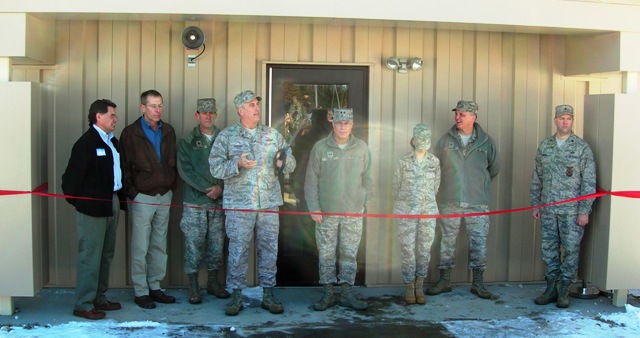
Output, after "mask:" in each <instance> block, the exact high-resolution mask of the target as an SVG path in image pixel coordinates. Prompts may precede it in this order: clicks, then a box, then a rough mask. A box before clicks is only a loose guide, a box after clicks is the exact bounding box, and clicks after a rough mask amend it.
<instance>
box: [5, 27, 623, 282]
mask: <svg viewBox="0 0 640 338" xmlns="http://www.w3.org/2000/svg"><path fill="white" fill-rule="evenodd" d="M190 25H196V26H199V27H200V28H202V29H203V31H204V32H205V35H206V41H205V45H206V51H205V52H204V54H202V56H200V57H199V58H198V59H197V67H196V68H187V66H186V55H187V53H186V52H185V49H184V47H183V45H182V43H181V39H180V35H181V33H182V30H183V29H184V28H185V27H186V26H190ZM56 39H57V41H56V46H57V48H56V67H52V68H49V69H44V70H40V71H34V70H31V69H28V68H16V69H14V71H13V74H12V80H14V81H15V80H26V81H35V80H36V79H37V80H39V81H41V82H43V83H46V84H47V86H48V87H49V88H52V90H51V93H50V94H48V95H43V101H45V102H44V104H43V109H44V110H45V111H46V112H47V113H48V121H49V125H50V128H49V129H48V130H47V133H48V140H49V142H50V145H49V147H50V148H49V150H50V152H49V153H50V156H49V161H50V162H49V166H48V172H49V189H50V191H53V192H56V193H61V189H60V177H61V175H62V173H63V171H64V169H65V167H66V165H67V160H68V157H69V154H70V150H71V146H72V145H73V143H74V142H75V140H76V139H77V138H78V137H79V136H80V135H81V134H82V133H83V132H84V131H85V130H86V129H87V127H88V122H87V117H86V115H87V110H88V106H89V104H90V103H91V102H93V100H95V99H97V98H110V99H112V100H113V101H114V102H116V103H117V104H118V116H119V121H118V129H117V131H116V134H117V135H119V132H120V131H121V130H122V129H123V128H124V126H125V125H127V124H129V123H131V122H132V121H134V120H135V119H136V118H138V117H139V115H140V113H139V109H138V105H139V102H138V100H139V94H140V93H141V92H142V91H144V90H146V89H149V88H155V89H157V90H159V91H160V92H161V93H163V95H164V97H165V106H166V107H167V108H166V109H165V112H164V116H163V119H164V120H165V121H167V122H169V123H170V124H172V125H173V126H174V127H175V128H176V131H177V133H178V136H181V135H182V134H183V133H185V132H186V131H188V130H190V129H191V128H192V127H193V125H194V119H193V117H192V116H193V113H194V111H195V101H196V98H198V97H204V96H213V97H215V98H216V99H217V100H218V111H219V117H218V120H217V125H218V126H219V127H225V126H226V125H229V124H231V123H234V122H235V121H237V118H236V113H235V111H234V109H233V105H232V101H233V97H234V96H235V94H236V93H238V92H239V91H241V90H243V89H256V90H258V91H260V90H262V88H264V81H265V75H264V74H262V62H264V61H278V62H282V61H286V62H309V63H311V62H318V63H358V64H370V65H371V78H370V84H371V89H370V105H369V106H370V111H369V116H370V126H369V131H370V134H369V144H370V147H371V149H372V153H373V154H374V161H375V165H376V167H375V178H376V180H377V183H378V191H377V198H378V203H377V207H378V210H372V212H374V213H385V212H390V211H391V210H392V203H393V201H392V200H391V191H390V189H391V183H392V182H391V178H392V174H393V163H394V162H395V161H396V159H397V158H398V157H399V156H400V155H401V154H403V153H405V152H406V151H408V150H409V149H410V148H409V139H410V137H411V130H412V127H413V125H415V124H416V123H419V122H423V123H427V124H429V125H431V126H432V130H433V135H434V139H433V143H435V141H436V140H437V138H438V137H440V135H442V134H443V133H445V131H446V130H448V128H450V127H451V125H452V124H453V118H452V113H451V108H452V107H453V106H454V105H455V102H456V101H457V100H459V99H462V98H464V99H473V100H475V101H477V102H478V104H479V106H480V110H479V112H478V122H479V123H480V124H481V125H482V126H483V128H484V129H485V130H486V131H487V132H488V133H489V134H490V135H491V136H492V137H493V138H494V140H495V141H496V143H497V145H498V147H499V152H500V155H501V158H502V171H501V173H500V174H499V175H498V177H497V179H496V180H495V181H494V183H493V188H494V193H493V198H492V203H491V209H492V210H502V209H511V208H518V207H524V206H528V203H529V198H528V189H529V183H530V177H531V171H532V165H533V158H534V155H535V151H536V149H537V146H538V143H539V141H540V139H541V138H543V137H545V136H547V135H550V133H551V132H552V129H551V126H552V119H551V115H552V108H553V106H554V105H557V104H562V103H568V104H572V105H574V106H575V107H576V108H577V110H578V114H579V115H578V118H577V123H576V131H577V132H578V133H579V134H580V133H581V130H582V125H581V111H582V106H583V96H584V95H585V94H586V93H587V92H588V91H591V92H592V93H593V91H597V92H601V91H606V90H607V88H606V87H607V85H608V84H607V83H605V84H598V86H599V88H597V89H594V88H593V86H592V87H590V86H589V83H588V82H585V81H579V80H575V79H570V78H564V77H563V76H562V73H563V69H564V44H565V38H564V37H562V36H552V35H535V34H516V33H501V32H474V31H452V30H434V29H422V28H393V27H381V26H375V27H374V26H333V25H313V24H270V23H249V22H247V23H227V22H170V21H58V22H57V23H56ZM390 56H398V57H409V56H411V57H414V56H416V57H421V58H422V59H423V60H424V66H423V68H422V70H419V71H410V72H409V73H408V74H397V73H395V72H393V71H391V70H389V69H387V68H386V67H385V66H384V60H386V58H388V57H390ZM613 86H615V84H614V85H613ZM600 87H602V88H600ZM262 94H264V93H262ZM181 195H182V194H181V191H178V192H177V193H176V195H175V199H174V203H175V204H177V205H180V204H181ZM49 208H50V212H49V217H50V219H49V221H48V235H49V241H48V253H49V255H48V263H49V267H48V271H49V276H48V283H47V285H49V286H61V287H62V286H65V287H66V286H73V285H74V284H75V258H76V252H75V250H76V229H75V226H76V225H75V215H74V210H73V209H72V208H71V207H70V206H69V205H68V204H67V203H66V202H65V201H64V200H62V199H56V200H53V201H50V203H49ZM174 210H175V211H176V212H173V213H172V214H173V215H172V220H171V224H170V232H169V263H168V276H167V278H166V285H167V286H178V285H184V281H185V279H184V278H185V277H184V275H183V271H182V259H183V258H182V257H183V256H182V254H183V251H182V250H183V248H182V247H183V244H182V233H181V231H180V229H179V226H178V224H179V218H180V212H179V209H177V208H176V209H174ZM125 218H126V217H125V216H124V215H121V222H120V228H119V234H118V239H117V254H116V257H115V260H114V264H113V266H112V287H122V286H127V285H130V282H129V259H128V242H129V235H128V232H129V231H130V230H129V229H128V228H129V225H128V224H127V223H126V219H125ZM491 221H492V225H491V230H490V233H489V238H488V254H489V264H488V270H487V272H486V274H485V278H486V280H487V281H509V282H526V281H534V280H542V276H543V272H544V265H543V263H542V261H541V258H540V252H539V250H540V249H539V238H538V236H539V234H538V226H537V225H535V224H534V222H533V220H532V219H531V217H530V213H529V212H519V213H511V214H502V215H496V216H492V217H491ZM367 224H368V227H367V231H366V238H365V240H366V245H367V252H366V283H367V284H368V285H388V284H397V283H401V282H402V281H401V276H400V260H399V248H398V241H397V238H396V231H395V225H394V222H393V221H391V220H387V219H369V220H368V223H367ZM466 246H467V240H466V232H464V230H463V231H462V232H461V235H460V237H459V243H458V248H459V250H458V258H457V266H456V269H455V271H454V275H453V277H454V281H456V282H465V281H469V280H470V276H469V273H468V270H467V267H466V266H467V261H468V260H467V256H466V253H467V249H466ZM438 247H439V246H438V245H437V244H434V247H433V250H432V252H433V255H432V257H433V259H432V262H431V269H430V273H431V275H430V277H429V279H430V280H434V279H435V278H437V273H436V269H435V265H436V263H437V257H438V254H437V252H438V251H437V250H438ZM252 276H253V275H252Z"/></svg>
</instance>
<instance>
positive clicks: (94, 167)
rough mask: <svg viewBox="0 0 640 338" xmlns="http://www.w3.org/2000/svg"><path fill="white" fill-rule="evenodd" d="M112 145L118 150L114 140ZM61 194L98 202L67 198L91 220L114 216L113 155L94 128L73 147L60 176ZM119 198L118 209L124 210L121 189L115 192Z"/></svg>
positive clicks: (124, 199)
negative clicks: (112, 204) (112, 205)
mask: <svg viewBox="0 0 640 338" xmlns="http://www.w3.org/2000/svg"><path fill="white" fill-rule="evenodd" d="M111 142H112V143H113V146H114V147H115V148H116V149H119V148H118V140H117V139H116V138H115V137H114V138H112V139H111ZM62 191H63V192H64V194H65V195H67V196H75V197H89V198H95V199H99V200H92V199H82V198H73V197H67V198H66V199H67V202H69V204H71V205H73V206H75V207H76V210H77V211H78V212H81V213H83V214H85V215H89V216H93V217H109V216H113V210H112V207H111V203H112V202H111V200H112V198H113V154H112V153H111V148H110V147H109V146H108V145H107V144H106V143H105V142H104V141H103V140H102V138H100V134H99V133H98V131H97V130H95V129H94V128H93V126H90V127H89V130H87V131H86V132H85V133H84V134H83V135H82V136H81V137H80V138H79V139H78V141H76V143H75V144H74V145H73V149H72V150H71V157H69V164H67V169H66V170H65V171H64V174H62ZM118 197H119V199H120V209H122V210H127V204H126V196H125V195H124V189H120V190H119V191H118Z"/></svg>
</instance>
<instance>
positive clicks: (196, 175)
mask: <svg viewBox="0 0 640 338" xmlns="http://www.w3.org/2000/svg"><path fill="white" fill-rule="evenodd" d="M196 102H197V104H196V112H195V114H194V117H195V119H196V121H197V122H198V125H197V126H196V127H195V128H193V130H192V131H191V132H190V133H187V134H186V135H185V136H184V137H183V138H182V139H181V140H180V143H179V144H178V173H179V174H180V177H181V178H182V180H183V181H184V200H183V203H184V209H183V210H182V220H181V221H180V229H182V232H183V234H184V247H185V252H184V272H185V274H187V276H189V298H188V300H189V303H191V304H200V303H202V298H201V297H200V288H199V286H198V271H199V270H200V265H201V263H202V259H203V256H204V257H205V264H206V266H207V271H208V278H207V293H209V294H211V295H215V296H216V297H218V298H228V297H229V292H227V290H225V289H224V287H223V286H221V285H220V283H218V271H219V270H220V268H221V267H222V263H223V248H224V237H225V235H224V229H223V228H224V213H223V211H222V209H221V207H222V180H220V179H217V178H214V177H213V176H211V173H210V171H209V152H210V151H211V147H212V146H213V141H214V140H215V139H216V137H217V136H218V134H219V133H220V129H218V127H216V126H215V124H214V122H215V120H216V118H217V117H218V110H217V109H216V100H215V99H213V98H204V99H198V100H197V101H196ZM205 247H206V251H205V250H204V249H205ZM203 251H205V252H203Z"/></svg>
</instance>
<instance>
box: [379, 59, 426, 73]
mask: <svg viewBox="0 0 640 338" xmlns="http://www.w3.org/2000/svg"><path fill="white" fill-rule="evenodd" d="M387 68H389V69H395V70H397V71H398V73H401V74H405V73H407V71H408V70H409V69H411V70H418V69H420V68H422V59H421V58H398V57H395V56H392V57H390V58H388V59H387Z"/></svg>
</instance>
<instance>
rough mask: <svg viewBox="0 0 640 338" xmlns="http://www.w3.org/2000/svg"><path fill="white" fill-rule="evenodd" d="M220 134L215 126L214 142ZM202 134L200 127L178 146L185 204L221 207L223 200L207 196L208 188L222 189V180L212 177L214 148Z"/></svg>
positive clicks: (194, 129)
mask: <svg viewBox="0 0 640 338" xmlns="http://www.w3.org/2000/svg"><path fill="white" fill-rule="evenodd" d="M219 133H220V129H218V128H217V127H215V126H214V130H213V140H215V138H216V136H218V134H219ZM213 140H212V141H211V142H209V140H208V139H207V137H206V136H205V135H203V134H202V132H201V131H200V127H199V126H196V127H195V128H193V130H192V131H191V132H190V133H188V134H186V135H184V136H183V137H182V139H181V140H180V143H179V144H178V173H179V174H180V177H181V178H182V180H183V181H184V203H187V204H195V205H200V206H205V207H219V206H220V205H221V204H222V198H221V197H218V198H217V199H216V200H212V199H211V198H209V197H208V196H207V188H209V187H211V186H213V185H217V186H220V187H222V180H219V179H217V178H214V177H213V176H211V171H210V170H209V153H210V152H211V147H212V146H213Z"/></svg>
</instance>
